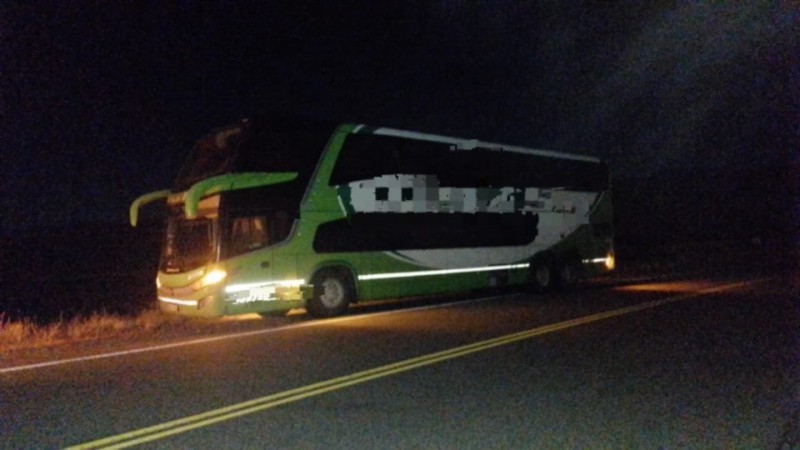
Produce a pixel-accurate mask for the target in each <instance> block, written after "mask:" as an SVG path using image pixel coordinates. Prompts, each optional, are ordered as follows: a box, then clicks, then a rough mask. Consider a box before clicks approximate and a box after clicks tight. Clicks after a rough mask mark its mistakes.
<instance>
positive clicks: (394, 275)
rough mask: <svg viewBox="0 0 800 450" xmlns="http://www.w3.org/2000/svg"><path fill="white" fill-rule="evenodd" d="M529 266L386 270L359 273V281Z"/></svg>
mask: <svg viewBox="0 0 800 450" xmlns="http://www.w3.org/2000/svg"><path fill="white" fill-rule="evenodd" d="M528 267H530V264H529V263H521V264H506V265H503V266H484V267H464V268H460V269H439V270H418V271H412V272H388V273H373V274H369V275H359V276H358V279H359V280H360V281H368V280H388V279H393V278H411V277H427V276H431V275H452V274H457V273H472V272H492V271H495V270H511V269H527V268H528Z"/></svg>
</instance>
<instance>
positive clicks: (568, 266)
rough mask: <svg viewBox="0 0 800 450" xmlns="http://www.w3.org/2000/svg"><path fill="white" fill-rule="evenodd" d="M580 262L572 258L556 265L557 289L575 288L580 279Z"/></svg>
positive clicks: (565, 290)
mask: <svg viewBox="0 0 800 450" xmlns="http://www.w3.org/2000/svg"><path fill="white" fill-rule="evenodd" d="M580 270H581V267H580V263H579V262H577V261H576V260H575V259H573V258H569V259H566V260H564V261H562V262H561V263H560V264H559V265H558V278H556V286H557V287H558V290H559V291H562V292H568V291H572V290H573V289H575V286H577V285H578V281H579V280H580Z"/></svg>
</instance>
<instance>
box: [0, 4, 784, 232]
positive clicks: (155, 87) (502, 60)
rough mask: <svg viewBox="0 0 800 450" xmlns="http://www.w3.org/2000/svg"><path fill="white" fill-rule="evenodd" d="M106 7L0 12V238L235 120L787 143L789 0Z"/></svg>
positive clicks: (529, 141)
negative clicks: (259, 116)
mask: <svg viewBox="0 0 800 450" xmlns="http://www.w3.org/2000/svg"><path fill="white" fill-rule="evenodd" d="M121 3H122V2H109V3H102V2H101V3H96V4H95V3H83V2H71V1H70V2H56V1H53V2H33V4H29V3H28V2H2V5H0V33H1V34H0V38H2V41H1V44H0V92H1V93H2V97H1V98H0V108H1V109H0V114H1V116H0V120H2V122H0V137H2V147H0V149H1V152H2V153H1V154H0V156H1V157H2V160H0V164H1V165H2V168H3V171H2V189H3V191H2V192H3V195H2V204H1V205H2V214H0V218H2V229H3V231H10V230H14V229H19V228H31V227H41V226H50V225H60V224H74V223H79V222H85V221H94V220H103V221H117V222H123V221H125V220H126V217H127V208H128V206H129V204H130V201H131V200H133V199H134V198H135V197H136V196H137V195H139V194H141V193H145V192H148V191H152V190H157V189H162V188H166V187H169V186H170V185H171V182H172V180H173V178H174V175H175V174H176V171H177V168H178V165H179V164H180V162H181V160H182V159H183V157H184V156H185V154H186V151H187V149H188V146H189V145H190V143H191V141H193V140H194V139H195V138H197V137H198V135H199V134H201V133H203V132H205V131H207V130H209V129H211V128H213V127H216V126H219V125H224V124H226V123H230V122H232V121H235V120H236V119H237V118H240V117H242V116H246V115H249V114H251V113H265V112H266V113H269V112H294V113H302V114H308V115H313V116H318V117H324V118H330V119H334V120H341V121H358V122H364V123H369V124H374V125H389V126H394V127H400V128H408V129H414V130H421V131H428V132H436V133H441V134H449V135H455V136H462V137H470V138H479V139H485V140H492V141H497V142H503V143H510V144H518V145H525V146H532V147H539V148H548V149H556V150H563V151H569V152H574V153H583V154H591V155H596V156H600V157H602V158H605V159H607V160H608V161H609V163H610V165H611V167H612V170H613V172H614V174H615V175H617V176H629V175H634V176H646V175H657V174H659V173H660V172H662V171H668V170H675V169H680V168H692V167H707V168H710V169H713V170H731V168H736V167H744V166H751V165H758V164H767V163H770V162H774V161H776V160H787V161H788V160H790V159H795V158H796V156H795V153H796V151H797V148H798V144H799V143H800V119H799V117H800V26H799V25H798V23H800V22H799V21H800V14H799V13H798V11H800V6H798V3H797V2H789V1H750V2H714V3H724V4H723V5H714V6H708V5H705V4H703V2H663V1H661V2H640V1H614V2H611V1H584V2H561V1H529V2H511V1H500V0H498V1H491V2H488V1H487V2H467V1H439V2H433V1H431V2H419V3H418V4H417V5H415V6H410V5H412V3H411V2H405V1H398V2H393V3H394V4H395V5H396V6H394V7H377V6H375V5H376V4H378V2H364V3H363V4H360V5H357V4H353V3H350V4H348V5H347V6H342V5H340V4H338V3H337V2H317V1H307V2H305V1H296V2H291V3H289V4H290V5H291V6H274V5H276V3H275V2H265V3H267V4H269V6H267V5H259V6H251V5H248V6H245V5H243V4H238V3H235V2H227V1H218V2H207V3H203V4H202V5H200V4H197V3H195V2H189V1H184V2H179V3H169V4H167V2H161V1H149V2H130V3H128V2H125V3H124V4H121ZM254 3H255V2H254ZM744 3H746V5H744ZM320 4H325V5H327V4H330V6H320Z"/></svg>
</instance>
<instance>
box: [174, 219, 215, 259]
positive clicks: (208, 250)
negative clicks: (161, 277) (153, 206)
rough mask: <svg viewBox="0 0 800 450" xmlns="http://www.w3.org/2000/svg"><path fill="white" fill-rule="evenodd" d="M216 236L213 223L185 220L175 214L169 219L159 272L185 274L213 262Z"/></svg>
mask: <svg viewBox="0 0 800 450" xmlns="http://www.w3.org/2000/svg"><path fill="white" fill-rule="evenodd" d="M216 235H217V221H216V220H212V219H208V218H198V219H194V220H186V219H184V218H182V217H181V216H178V215H174V216H172V217H170V219H169V220H168V222H167V237H166V240H165V242H164V249H163V254H162V258H161V270H162V271H163V272H166V273H178V272H186V271H189V270H192V269H196V268H198V267H200V266H203V265H205V264H207V263H209V262H213V261H215V260H216V253H217V252H216V247H217V246H216V241H217V240H216Z"/></svg>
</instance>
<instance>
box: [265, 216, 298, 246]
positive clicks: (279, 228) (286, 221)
mask: <svg viewBox="0 0 800 450" xmlns="http://www.w3.org/2000/svg"><path fill="white" fill-rule="evenodd" d="M293 221H294V220H293V219H292V217H291V216H290V215H289V213H288V212H286V211H276V212H275V214H274V215H273V217H272V239H273V241H272V242H271V244H274V243H276V242H280V241H282V240H284V239H286V238H287V237H289V233H290V232H291V231H292V222H293Z"/></svg>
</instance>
